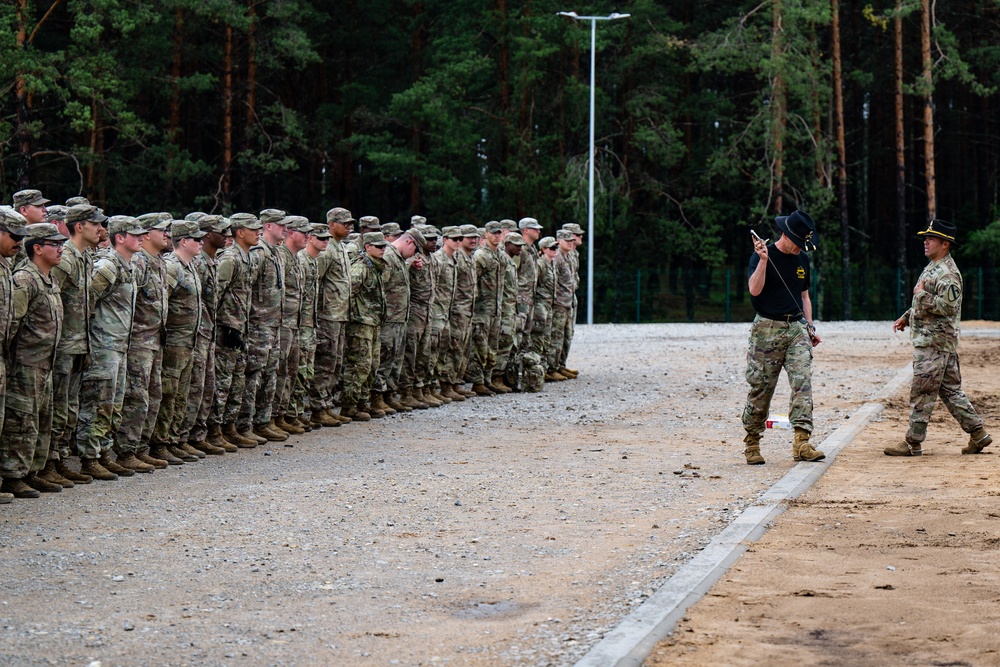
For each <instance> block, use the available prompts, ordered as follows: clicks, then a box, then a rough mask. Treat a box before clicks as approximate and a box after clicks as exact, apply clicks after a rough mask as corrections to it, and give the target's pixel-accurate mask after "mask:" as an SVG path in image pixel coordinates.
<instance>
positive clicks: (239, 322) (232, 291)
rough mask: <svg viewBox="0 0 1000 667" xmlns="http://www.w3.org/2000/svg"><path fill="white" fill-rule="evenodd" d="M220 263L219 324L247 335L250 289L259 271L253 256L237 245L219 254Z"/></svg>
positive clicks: (217, 309) (217, 313)
mask: <svg viewBox="0 0 1000 667" xmlns="http://www.w3.org/2000/svg"><path fill="white" fill-rule="evenodd" d="M218 260H219V271H218V273H217V274H216V276H217V278H218V292H217V299H218V301H217V305H216V308H215V323H216V325H217V326H223V327H229V328H231V329H235V330H236V331H238V332H239V333H241V334H245V333H246V332H247V331H248V326H249V323H250V287H251V285H252V284H253V274H254V269H255V267H254V259H253V256H252V255H251V254H250V253H248V252H245V251H244V250H243V248H241V247H240V246H239V245H237V244H235V243H234V244H233V245H231V246H229V247H228V248H226V249H225V250H223V251H222V252H220V253H219V255H218Z"/></svg>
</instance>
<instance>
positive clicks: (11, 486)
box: [0, 477, 42, 498]
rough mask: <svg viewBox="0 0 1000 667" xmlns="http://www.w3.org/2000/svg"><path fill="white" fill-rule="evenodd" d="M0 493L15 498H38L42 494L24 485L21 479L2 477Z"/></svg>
mask: <svg viewBox="0 0 1000 667" xmlns="http://www.w3.org/2000/svg"><path fill="white" fill-rule="evenodd" d="M0 491H2V492H3V493H9V494H11V495H12V496H14V497H15V498H38V497H39V496H41V495H42V494H41V493H39V492H38V491H36V490H35V489H33V488H31V487H30V486H28V485H27V484H25V483H24V480H23V479H17V478H15V477H4V478H3V483H0Z"/></svg>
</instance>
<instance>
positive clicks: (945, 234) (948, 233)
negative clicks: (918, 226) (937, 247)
mask: <svg viewBox="0 0 1000 667" xmlns="http://www.w3.org/2000/svg"><path fill="white" fill-rule="evenodd" d="M917 236H936V237H938V238H940V239H944V240H945V241H951V244H952V245H958V228H957V227H956V226H955V225H953V224H951V223H950V222H945V221H944V220H938V219H937V218H935V219H934V220H931V222H930V224H929V225H927V229H922V230H920V231H919V232H917Z"/></svg>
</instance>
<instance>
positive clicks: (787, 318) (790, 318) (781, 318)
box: [758, 313, 802, 324]
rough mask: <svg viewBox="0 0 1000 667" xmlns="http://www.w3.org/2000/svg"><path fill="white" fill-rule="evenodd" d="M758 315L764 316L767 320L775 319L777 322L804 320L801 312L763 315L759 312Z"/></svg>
mask: <svg viewBox="0 0 1000 667" xmlns="http://www.w3.org/2000/svg"><path fill="white" fill-rule="evenodd" d="M758 315H760V316H761V317H763V318H764V319H765V320H774V321H776V322H788V323H789V324H790V323H792V322H799V321H801V320H802V315H800V314H799V313H795V314H794V315H761V314H760V313H758Z"/></svg>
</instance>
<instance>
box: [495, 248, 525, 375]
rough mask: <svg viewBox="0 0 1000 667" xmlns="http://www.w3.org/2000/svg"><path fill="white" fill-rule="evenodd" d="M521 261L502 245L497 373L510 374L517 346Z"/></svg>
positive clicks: (519, 257)
mask: <svg viewBox="0 0 1000 667" xmlns="http://www.w3.org/2000/svg"><path fill="white" fill-rule="evenodd" d="M505 243H506V241H505ZM522 252H523V251H522ZM520 261H521V256H520V255H518V256H517V257H511V256H510V255H508V254H507V251H506V250H505V249H504V247H503V244H501V248H500V262H501V264H503V269H504V273H503V295H502V298H501V302H500V338H499V342H498V344H497V361H496V370H495V372H496V373H505V374H506V373H508V370H509V369H510V362H511V353H512V352H513V351H514V347H515V345H516V344H517V337H518V324H519V320H518V317H517V287H518V285H517V271H518V264H519V262H520ZM515 375H516V373H515ZM515 384H516V382H515Z"/></svg>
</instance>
